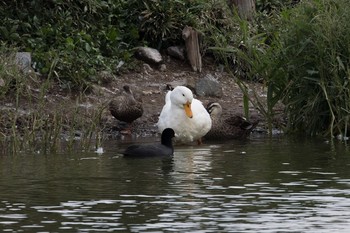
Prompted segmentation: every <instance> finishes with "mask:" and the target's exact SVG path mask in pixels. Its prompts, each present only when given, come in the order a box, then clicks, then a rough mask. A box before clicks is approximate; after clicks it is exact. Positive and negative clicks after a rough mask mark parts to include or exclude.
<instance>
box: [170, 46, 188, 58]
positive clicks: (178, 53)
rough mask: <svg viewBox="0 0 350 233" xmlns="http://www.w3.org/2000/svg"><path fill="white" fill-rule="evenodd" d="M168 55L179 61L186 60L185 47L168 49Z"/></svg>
mask: <svg viewBox="0 0 350 233" xmlns="http://www.w3.org/2000/svg"><path fill="white" fill-rule="evenodd" d="M167 53H168V54H169V55H170V56H172V57H174V58H177V59H179V60H182V61H183V60H185V47H184V46H170V47H168V48H167Z"/></svg>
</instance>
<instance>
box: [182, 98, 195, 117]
mask: <svg viewBox="0 0 350 233" xmlns="http://www.w3.org/2000/svg"><path fill="white" fill-rule="evenodd" d="M184 108H185V112H186V115H187V116H188V117H189V118H192V117H193V114H192V110H191V103H190V102H188V101H187V103H186V104H184Z"/></svg>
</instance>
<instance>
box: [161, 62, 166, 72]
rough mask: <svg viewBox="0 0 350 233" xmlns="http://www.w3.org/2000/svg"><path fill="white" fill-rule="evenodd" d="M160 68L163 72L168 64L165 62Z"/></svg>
mask: <svg viewBox="0 0 350 233" xmlns="http://www.w3.org/2000/svg"><path fill="white" fill-rule="evenodd" d="M159 70H160V71H162V72H164V71H166V65H165V64H161V65H160V66H159Z"/></svg>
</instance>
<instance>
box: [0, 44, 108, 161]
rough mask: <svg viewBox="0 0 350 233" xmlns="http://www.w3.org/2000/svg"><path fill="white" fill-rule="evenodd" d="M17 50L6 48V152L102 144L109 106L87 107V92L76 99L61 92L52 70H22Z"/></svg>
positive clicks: (1, 59) (0, 111)
mask: <svg viewBox="0 0 350 233" xmlns="http://www.w3.org/2000/svg"><path fill="white" fill-rule="evenodd" d="M13 53H14V51H7V52H4V51H2V52H1V53H0V79H1V80H2V81H1V82H2V85H1V86H0V90H1V92H0V106H1V107H0V154H1V153H5V154H8V153H9V154H11V153H19V152H24V151H34V152H40V153H54V152H57V151H61V150H67V149H73V148H77V147H78V148H79V149H84V150H90V149H93V148H95V147H98V146H100V143H101V140H100V137H101V127H100V125H101V124H100V121H101V115H102V111H103V110H104V108H105V106H104V105H102V104H97V105H91V106H87V107H86V106H84V104H83V103H84V102H85V101H86V98H85V96H84V94H80V95H78V96H77V97H76V98H75V99H71V98H69V97H66V96H65V93H60V91H59V86H57V84H55V83H54V82H53V81H52V79H51V78H50V76H49V77H46V78H43V77H39V76H37V75H36V74H34V72H31V73H24V72H22V71H21V70H20V69H19V67H18V66H17V64H16V63H15V59H14V56H13V55H12V54H13ZM53 66H54V64H53ZM52 70H53V69H52ZM53 93H54V94H53ZM72 96H74V95H72ZM95 141H97V142H95Z"/></svg>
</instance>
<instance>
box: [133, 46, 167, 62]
mask: <svg viewBox="0 0 350 233" xmlns="http://www.w3.org/2000/svg"><path fill="white" fill-rule="evenodd" d="M135 57H136V58H137V59H139V60H142V61H144V62H146V63H150V64H156V65H158V64H161V63H162V62H163V58H162V55H161V54H160V52H159V51H158V50H157V49H153V48H149V47H139V48H137V50H136V52H135Z"/></svg>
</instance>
